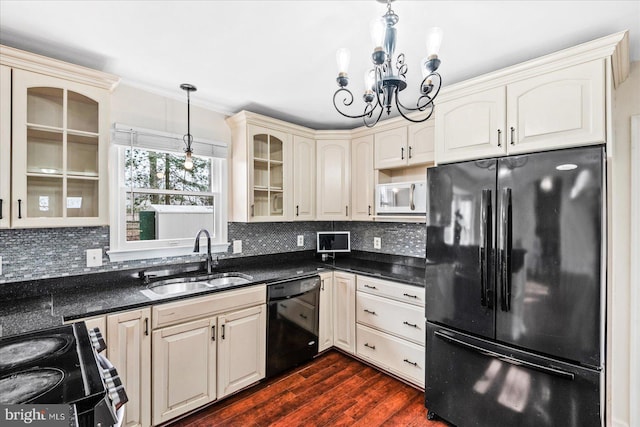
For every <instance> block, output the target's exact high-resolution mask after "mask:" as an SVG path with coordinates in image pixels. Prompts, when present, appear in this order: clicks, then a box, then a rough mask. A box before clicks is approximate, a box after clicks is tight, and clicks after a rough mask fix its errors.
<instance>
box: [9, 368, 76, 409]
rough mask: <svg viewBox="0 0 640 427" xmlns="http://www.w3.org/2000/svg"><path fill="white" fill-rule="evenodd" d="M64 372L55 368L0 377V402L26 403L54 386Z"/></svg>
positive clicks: (61, 378)
mask: <svg viewBox="0 0 640 427" xmlns="http://www.w3.org/2000/svg"><path fill="white" fill-rule="evenodd" d="M63 379H64V372H62V371H61V370H60V369H55V368H41V369H32V370H28V371H20V372H15V373H13V374H9V375H6V376H4V377H2V378H0V404H4V405H12V404H20V403H28V402H29V401H31V400H33V399H35V398H37V397H38V396H41V395H43V394H45V393H46V392H48V391H49V390H52V389H53V388H55V387H56V386H57V385H58V384H60V382H62V380H63Z"/></svg>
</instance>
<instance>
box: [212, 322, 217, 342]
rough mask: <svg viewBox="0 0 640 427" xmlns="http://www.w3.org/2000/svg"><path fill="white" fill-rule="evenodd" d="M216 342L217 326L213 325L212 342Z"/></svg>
mask: <svg viewBox="0 0 640 427" xmlns="http://www.w3.org/2000/svg"><path fill="white" fill-rule="evenodd" d="M215 340H216V325H213V326H212V327H211V341H215Z"/></svg>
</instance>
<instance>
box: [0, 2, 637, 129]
mask: <svg viewBox="0 0 640 427" xmlns="http://www.w3.org/2000/svg"><path fill="white" fill-rule="evenodd" d="M385 8H386V6H385V5H383V4H380V3H377V2H376V1H374V0H360V1H328V0H325V1H302V0H298V1H169V0H165V1H82V2H80V1H9V0H0V43H2V44H5V45H8V46H13V47H17V48H20V49H24V50H28V51H32V52H35V53H40V54H44V55H47V56H50V57H54V58H58V59H61V60H65V61H69V62H73V63H77V64H80V65H84V66H88V67H91V68H95V69H99V70H103V71H106V72H109V73H113V74H116V75H118V76H120V77H121V78H122V81H123V82H124V83H126V84H131V85H135V86H139V87H142V88H144V89H147V90H150V91H153V92H157V93H161V94H164V95H166V96H169V97H172V98H178V99H185V100H186V96H185V93H184V92H183V91H182V90H180V89H179V85H180V83H184V82H188V83H192V84H194V85H196V86H197V87H198V91H197V92H195V93H194V94H192V98H191V99H192V103H193V104H197V105H201V106H204V107H207V108H210V109H213V110H215V111H218V112H221V113H225V114H232V113H235V112H237V111H239V110H242V109H248V110H251V111H255V112H258V113H263V114H268V115H270V116H273V117H277V118H281V119H284V120H288V121H290V122H293V123H298V124H302V125H306V126H309V127H312V128H315V129H345V128H353V127H357V126H359V125H361V122H360V121H359V120H350V119H346V118H343V117H342V116H340V115H339V114H338V113H337V112H336V111H335V110H334V107H333V104H332V96H333V93H334V91H335V90H336V89H337V85H336V82H335V77H336V74H337V69H336V64H335V51H336V50H337V48H339V47H348V48H349V49H350V50H351V53H352V55H351V67H350V70H349V75H350V76H351V83H350V85H349V87H350V88H351V89H352V90H353V91H354V95H355V96H356V103H358V102H359V101H360V95H361V93H362V90H363V87H364V83H363V81H362V80H363V77H362V76H363V75H364V72H365V70H366V69H367V68H371V63H370V51H371V42H370V38H369V22H370V21H371V20H372V19H373V18H374V17H376V16H380V15H382V14H383V13H384V11H385ZM393 9H394V11H395V12H396V13H397V14H398V15H399V16H400V22H399V23H398V24H397V26H396V28H398V48H397V52H404V53H405V55H406V60H407V63H408V65H409V73H408V84H409V87H408V88H407V89H406V90H405V91H404V92H403V93H402V99H404V100H405V104H409V103H410V102H411V101H413V100H414V99H415V98H417V93H418V92H417V88H418V83H419V81H420V78H419V76H420V71H419V68H418V62H419V60H420V59H421V58H422V57H424V56H425V54H426V52H425V43H424V39H425V34H426V30H427V28H429V27H432V26H440V27H442V29H443V30H444V40H443V44H442V48H441V50H440V58H441V60H442V65H441V67H440V70H439V71H440V73H441V75H442V77H443V81H444V85H447V84H452V83H455V82H458V81H461V80H465V79H468V78H470V77H474V76H477V75H480V74H484V73H487V72H490V71H493V70H497V69H500V68H504V67H506V66H509V65H513V64H516V63H519V62H522V61H525V60H528V59H532V58H535V57H538V56H541V55H544V54H547V53H551V52H555V51H557V50H561V49H564V48H567V47H570V46H574V45H577V44H580V43H583V42H587V41H590V40H593V39H596V38H598V37H602V36H606V35H609V34H613V33H616V32H618V31H622V30H627V29H628V30H630V37H631V59H632V61H637V60H640V1H639V0H634V1H575V0H574V1H540V0H538V1H522V0H517V1H516V0H512V1H409V0H398V1H396V2H395V3H393ZM359 109H360V104H358V108H357V109H356V110H354V111H353V113H359Z"/></svg>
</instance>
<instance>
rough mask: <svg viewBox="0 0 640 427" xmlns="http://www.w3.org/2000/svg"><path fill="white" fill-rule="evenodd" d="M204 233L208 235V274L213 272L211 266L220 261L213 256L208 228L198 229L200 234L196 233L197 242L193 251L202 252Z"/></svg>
mask: <svg viewBox="0 0 640 427" xmlns="http://www.w3.org/2000/svg"><path fill="white" fill-rule="evenodd" d="M202 233H204V234H205V235H206V236H207V261H206V266H207V274H211V268H212V266H214V265H217V264H218V262H217V260H216V261H215V262H214V261H213V258H212V256H211V235H210V234H209V232H208V231H207V230H206V229H204V228H203V229H201V230H200V231H198V234H196V244H195V245H194V247H193V252H200V235H201V234H202Z"/></svg>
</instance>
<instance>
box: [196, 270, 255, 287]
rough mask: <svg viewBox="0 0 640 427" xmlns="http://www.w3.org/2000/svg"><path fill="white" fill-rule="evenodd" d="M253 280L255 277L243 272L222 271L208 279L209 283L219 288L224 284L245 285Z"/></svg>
mask: <svg viewBox="0 0 640 427" xmlns="http://www.w3.org/2000/svg"><path fill="white" fill-rule="evenodd" d="M251 280H253V277H251V276H247V275H246V274H242V273H222V274H219V275H215V277H213V278H211V279H210V280H207V282H206V283H207V285H209V286H211V287H213V288H219V287H223V286H232V285H243V284H245V283H249V282H251Z"/></svg>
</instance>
